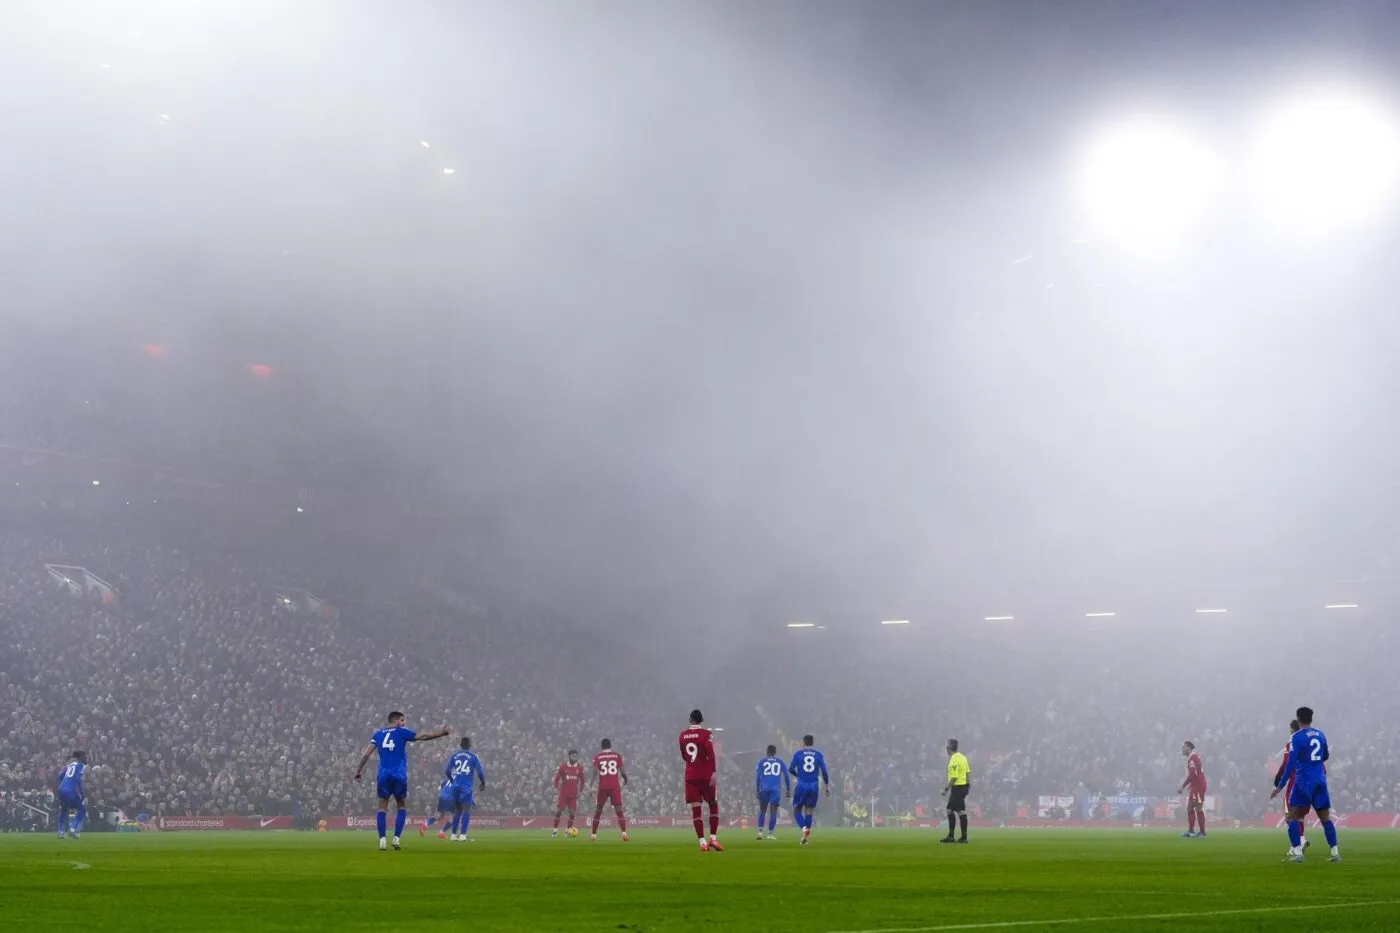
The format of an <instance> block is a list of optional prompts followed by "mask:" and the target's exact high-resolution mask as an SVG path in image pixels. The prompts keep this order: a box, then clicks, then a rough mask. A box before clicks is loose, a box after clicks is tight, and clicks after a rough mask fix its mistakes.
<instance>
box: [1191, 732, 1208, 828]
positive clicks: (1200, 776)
mask: <svg viewBox="0 0 1400 933" xmlns="http://www.w3.org/2000/svg"><path fill="white" fill-rule="evenodd" d="M1186 794H1187V797H1186V830H1187V832H1188V833H1195V832H1197V831H1199V832H1200V834H1201V835H1202V836H1204V835H1205V834H1206V809H1205V807H1206V771H1205V768H1204V767H1202V765H1201V756H1200V754H1199V753H1198V752H1197V751H1196V750H1195V749H1192V750H1191V754H1190V755H1188V756H1186Z"/></svg>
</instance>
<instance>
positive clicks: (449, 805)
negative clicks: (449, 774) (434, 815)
mask: <svg viewBox="0 0 1400 933" xmlns="http://www.w3.org/2000/svg"><path fill="white" fill-rule="evenodd" d="M455 809H457V801H455V800H453V799H452V791H450V790H449V791H448V792H447V793H445V794H443V795H442V796H440V797H438V812H439V813H451V812H452V811H453V810H455Z"/></svg>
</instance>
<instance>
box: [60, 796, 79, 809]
mask: <svg viewBox="0 0 1400 933" xmlns="http://www.w3.org/2000/svg"><path fill="white" fill-rule="evenodd" d="M82 806H83V795H82V794H76V795H75V794H59V795H58V808H59V809H60V810H78V809H81V808H82Z"/></svg>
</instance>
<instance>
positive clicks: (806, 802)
mask: <svg viewBox="0 0 1400 933" xmlns="http://www.w3.org/2000/svg"><path fill="white" fill-rule="evenodd" d="M814 741H815V740H814V739H813V738H812V737H811V736H810V735H804V736H803V737H802V747H801V748H799V749H798V750H797V753H796V754H795V755H793V756H792V765H791V766H790V767H789V768H788V771H790V772H791V773H792V776H793V777H795V778H797V789H796V790H794V791H793V792H792V819H793V821H794V822H795V823H797V825H798V826H800V827H802V844H803V845H804V846H805V845H806V844H807V840H808V839H809V838H810V837H811V835H812V815H813V813H814V812H815V811H816V809H817V799H818V796H819V795H818V790H819V786H818V784H819V782H820V787H822V788H825V789H826V795H827V796H828V797H830V796H831V778H830V777H828V776H827V773H826V758H824V757H823V756H822V753H821V752H820V751H818V750H817V749H815V748H813V747H812V743H813V742H814Z"/></svg>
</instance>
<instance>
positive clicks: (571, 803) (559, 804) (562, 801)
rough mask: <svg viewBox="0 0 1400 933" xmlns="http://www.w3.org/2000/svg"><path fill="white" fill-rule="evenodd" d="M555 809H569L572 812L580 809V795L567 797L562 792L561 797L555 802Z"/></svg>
mask: <svg viewBox="0 0 1400 933" xmlns="http://www.w3.org/2000/svg"><path fill="white" fill-rule="evenodd" d="M554 809H556V810H569V811H570V812H572V811H574V810H577V809H578V797H577V796H574V797H565V796H564V795H563V794H560V795H559V799H558V800H556V801H555V802H554Z"/></svg>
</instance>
